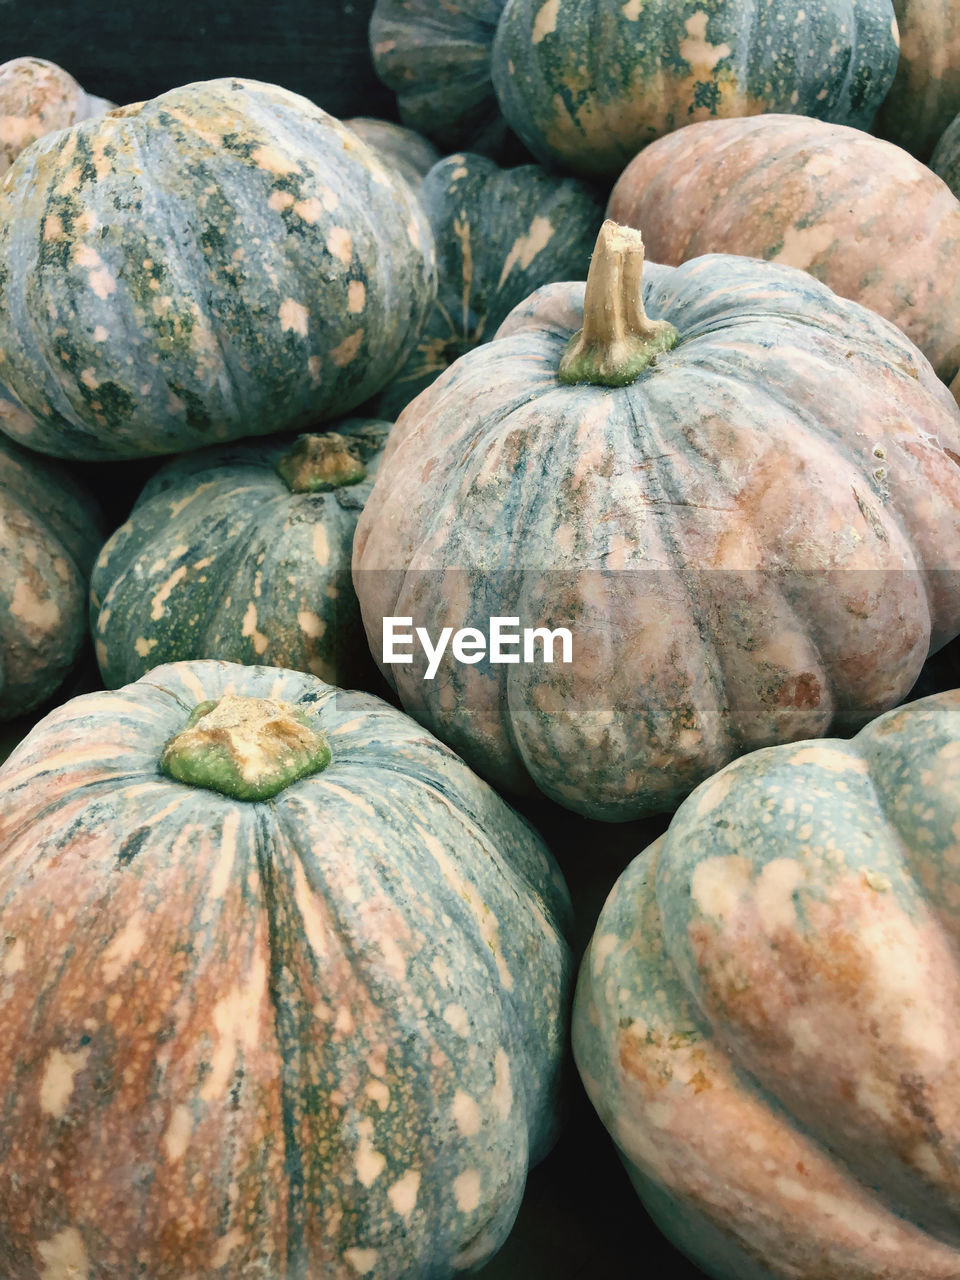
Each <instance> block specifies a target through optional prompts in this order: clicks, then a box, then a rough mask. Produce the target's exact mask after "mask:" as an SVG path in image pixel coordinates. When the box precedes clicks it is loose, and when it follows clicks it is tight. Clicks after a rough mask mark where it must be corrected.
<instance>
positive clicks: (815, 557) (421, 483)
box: [353, 223, 960, 820]
mask: <svg viewBox="0 0 960 1280" xmlns="http://www.w3.org/2000/svg"><path fill="white" fill-rule="evenodd" d="M642 262H643V251H642V245H641V244H640V242H639V236H638V234H637V233H636V232H628V231H627V229H625V228H617V227H616V226H615V225H614V224H612V223H608V224H605V225H604V228H603V230H602V231H601V237H600V240H599V241H598V246H597V250H596V252H595V253H594V256H593V260H592V262H591V265H590V275H589V277H588V280H587V284H586V290H584V286H583V285H582V284H558V285H553V286H547V287H545V288H543V289H541V290H538V291H537V293H535V294H533V295H532V296H531V297H530V298H529V299H528V300H527V301H526V302H525V303H523V304H521V306H519V307H517V308H516V309H515V310H514V311H513V312H512V313H511V315H510V316H509V317H508V318H507V320H506V321H505V322H504V324H503V325H502V326H501V328H500V330H499V332H498V334H497V336H496V337H495V338H494V340H493V341H492V342H489V343H487V344H486V345H484V346H481V347H478V348H476V350H474V351H470V352H468V353H467V354H466V355H465V356H462V357H461V358H460V359H459V360H458V361H457V362H456V363H455V364H453V365H452V366H451V367H450V368H449V369H448V370H447V371H446V373H444V374H441V376H440V377H439V378H438V380H437V381H436V382H435V383H434V384H433V385H432V386H431V387H428V388H427V390H426V391H424V392H422V393H421V394H420V396H419V397H418V398H417V400H415V401H414V402H413V404H411V405H410V406H409V407H408V409H407V410H406V411H405V412H404V414H403V415H402V416H401V418H400V419H399V421H398V422H397V424H396V426H395V427H394V429H393V431H392V432H391V434H390V438H389V441H388V443H387V448H386V451H385V453H384V459H383V462H382V463H381V465H380V469H379V472H378V474H377V480H376V483H375V485H374V488H373V492H372V494H371V495H370V498H369V499H368V501H367V504H366V507H365V508H364V510H363V513H362V514H361V516H360V520H359V522H358V525H357V535H356V539H355V542H354V560H353V566H354V575H353V576H354V585H355V587H356V590H357V595H358V597H359V599H360V605H361V610H362V613H363V619H364V625H365V627H366V629H367V635H368V638H369V641H370V645H371V648H372V649H373V651H374V654H375V655H377V656H378V657H382V656H383V644H382V634H383V620H384V618H387V617H409V618H411V619H412V620H413V623H412V625H413V626H415V627H416V626H419V627H422V628H425V629H426V632H427V634H428V636H429V637H430V638H431V639H432V640H434V641H436V640H437V639H438V637H439V635H440V633H441V629H442V628H443V627H448V626H449V627H452V628H453V629H454V631H457V630H460V629H463V628H467V627H473V628H476V629H479V630H481V631H482V632H483V633H484V635H486V633H487V630H488V628H489V620H490V618H491V617H493V616H500V617H506V618H515V619H518V620H519V622H518V624H516V625H518V626H519V627H520V628H531V629H533V628H537V627H546V628H548V629H549V630H551V631H552V630H555V629H558V628H561V627H562V628H565V629H566V630H567V631H569V633H570V636H571V649H572V661H571V662H569V663H564V662H563V661H561V654H560V652H559V646H558V652H557V653H555V655H554V661H553V662H552V663H551V662H549V661H546V660H545V649H544V646H543V645H542V644H536V645H535V646H534V650H533V654H532V660H530V661H524V662H518V661H516V659H517V658H518V657H519V656H520V654H519V649H518V648H517V647H514V648H513V649H512V650H511V651H510V657H512V658H513V659H514V661H513V662H510V661H509V659H508V660H506V661H503V662H500V663H495V662H491V661H490V658H489V655H488V656H487V657H483V656H482V655H480V654H478V653H474V655H473V663H472V665H467V662H463V661H459V660H458V659H457V657H456V655H455V653H454V651H453V648H452V646H448V648H447V650H446V651H445V654H444V656H443V658H442V659H441V661H440V664H439V666H438V668H437V669H436V672H435V678H433V679H430V680H427V679H425V675H426V658H425V653H424V650H423V649H422V648H421V647H420V646H419V645H417V644H413V646H412V648H411V647H410V646H408V647H407V650H406V652H407V653H408V654H409V655H410V656H412V659H413V661H412V662H410V663H409V664H408V665H403V666H401V665H389V666H388V665H386V664H384V670H385V671H386V673H387V674H388V677H389V678H390V679H392V680H393V681H394V682H395V684H396V688H397V690H398V693H399V695H400V698H401V701H402V702H403V705H404V707H405V708H406V709H407V710H408V711H409V712H410V713H411V714H412V715H415V716H416V717H417V719H419V720H421V721H422V722H423V723H424V724H426V725H427V726H428V727H429V728H430V729H431V731H432V732H434V733H436V734H437V735H438V736H439V737H441V738H443V739H444V740H445V741H447V742H449V743H450V744H451V746H453V748H454V750H456V751H457V752H459V753H460V754H461V755H462V756H463V757H464V759H466V760H467V761H468V762H469V763H471V764H472V765H473V767H474V768H476V769H477V770H478V771H479V772H481V773H483V774H484V775H485V776H487V777H489V778H491V779H492V780H494V781H495V783H496V784H497V785H499V786H502V787H505V788H510V789H515V790H520V791H529V790H532V789H533V788H534V787H536V788H539V789H540V790H541V791H543V792H545V793H546V794H547V795H548V796H549V797H551V798H552V799H554V800H557V801H559V802H560V803H561V804H564V805H567V806H568V807H570V808H572V809H576V810H578V811H579V812H582V813H584V814H586V815H587V816H589V817H594V818H602V819H607V820H624V819H628V818H633V817H637V816H640V815H641V814H643V813H645V812H651V811H656V810H666V809H670V808H672V807H674V806H675V805H676V804H677V803H678V802H679V800H680V799H681V798H682V797H683V795H685V794H686V792H687V791H689V790H690V789H691V788H692V787H693V786H695V785H696V784H697V783H698V782H699V781H701V780H702V779H703V778H704V777H706V776H708V775H709V774H711V773H713V772H715V771H716V770H717V769H718V768H720V767H721V766H722V765H723V764H724V763H726V762H727V761H728V760H730V759H731V758H732V757H734V756H736V755H739V754H741V753H742V752H744V751H747V750H750V749H752V748H754V747H759V746H765V745H768V744H771V743H775V742H782V741H785V740H790V739H796V738H805V737H810V736H816V735H817V734H822V733H826V732H828V731H829V729H830V727H831V726H832V725H835V726H839V727H842V728H844V729H854V728H857V727H859V726H860V725H861V724H863V723H864V721H866V720H867V719H869V718H870V717H871V716H874V715H876V714H878V713H879V712H880V711H883V710H885V709H887V708H888V707H890V706H892V705H894V704H895V703H896V702H898V701H900V699H902V698H903V697H904V696H905V695H906V694H907V692H908V691H909V689H910V687H911V685H912V684H913V682H914V680H915V679H916V677H917V674H918V672H919V670H920V667H921V665H922V663H923V661H924V658H925V657H926V656H927V653H928V651H929V650H930V649H931V648H932V649H936V648H939V647H940V646H941V645H942V644H944V643H945V642H946V641H947V640H948V639H950V638H951V637H952V636H954V635H956V634H957V633H958V632H960V591H958V590H957V572H958V571H960V467H958V465H957V459H958V458H960V410H958V408H957V405H956V404H955V402H954V401H953V399H952V398H951V396H950V394H949V392H948V391H947V389H946V388H945V387H944V386H942V385H941V384H940V383H939V382H938V381H937V379H936V377H935V376H934V374H933V371H932V369H931V368H930V366H929V365H928V364H927V362H926V361H925V360H924V358H923V357H922V355H921V354H920V352H919V351H918V350H917V349H916V348H915V347H913V346H912V345H911V343H910V342H909V341H908V340H907V339H906V338H905V337H904V336H903V335H902V334H901V333H900V332H899V330H897V329H895V328H894V327H893V325H890V324H888V323H887V322H886V321H884V320H882V319H881V318H880V317H878V316H875V315H874V314H873V313H872V312H870V311H868V310H867V309H866V308H865V307H858V306H856V305H855V304H853V303H850V302H846V301H844V300H843V299H840V298H837V297H835V296H834V295H833V294H831V293H830V291H829V290H828V289H826V288H825V287H824V286H823V285H821V284H819V283H818V282H817V281H815V280H813V279H812V278H811V277H810V276H808V275H806V274H804V273H803V272H801V271H795V270H793V269H791V268H789V267H780V266H775V265H773V264H772V263H760V262H755V261H751V260H749V259H747V258H739V257H728V256H723V255H710V256H707V257H703V258H699V259H696V260H694V261H692V262H689V263H686V264H684V265H683V266H682V267H678V268H669V267H660V266H655V265H651V266H649V267H647V268H646V269H645V271H644V273H643V280H642V284H641V280H640V273H641V266H642ZM641 298H642V301H641ZM644 303H645V304H646V307H647V309H648V311H649V313H650V314H649V315H648V314H646V313H645V312H644V309H643V304H644ZM580 330H582V332H581V333H580V334H579V336H578V331H580ZM940 570H943V571H952V574H951V572H938V571H940ZM406 630H410V628H409V627H407V628H406Z"/></svg>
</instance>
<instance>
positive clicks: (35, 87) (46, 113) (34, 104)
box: [0, 58, 113, 176]
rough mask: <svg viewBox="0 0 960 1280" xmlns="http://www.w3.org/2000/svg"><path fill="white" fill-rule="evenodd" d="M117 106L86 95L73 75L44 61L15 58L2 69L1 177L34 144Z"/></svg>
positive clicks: (0, 98)
mask: <svg viewBox="0 0 960 1280" xmlns="http://www.w3.org/2000/svg"><path fill="white" fill-rule="evenodd" d="M112 106H113V103H112V102H107V100H106V99H105V98H97V97H94V96H92V95H91V94H89V93H84V91H83V89H81V87H80V86H79V85H78V84H77V82H76V80H74V78H73V76H72V75H70V73H69V72H68V71H64V69H63V68H62V67H58V66H57V65H56V63H54V62H48V61H46V59H44V58H14V59H13V60H12V61H10V62H5V63H3V65H2V66H0V176H2V175H3V174H4V173H6V171H7V170H8V169H9V168H10V166H11V164H13V162H14V160H15V159H16V158H17V156H18V155H19V154H20V152H21V151H22V150H23V149H24V147H28V146H29V145H30V143H31V142H35V141H36V139H37V138H42V137H43V136H44V134H46V133H52V132H53V131H54V130H55V129H66V128H68V127H69V126H70V125H72V124H76V123H77V121H78V120H89V119H90V117H91V116H98V115H102V114H103V112H104V111H108V110H109V109H110V107H112Z"/></svg>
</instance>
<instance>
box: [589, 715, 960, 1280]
mask: <svg viewBox="0 0 960 1280" xmlns="http://www.w3.org/2000/svg"><path fill="white" fill-rule="evenodd" d="M958 826H960V693H946V694H939V695H937V696H935V697H932V698H926V699H924V700H923V701H921V702H917V703H913V704H911V705H910V706H907V707H904V708H901V709H898V710H896V711H892V712H890V713H889V714H887V715H885V716H883V717H881V718H880V719H879V720H876V721H874V722H873V723H872V724H871V725H869V726H868V727H867V728H866V729H864V730H863V731H862V732H861V733H860V734H858V735H857V737H856V738H854V739H853V740H852V741H840V740H837V739H833V740H827V741H816V742H806V743H801V744H798V745H796V746H781V747H775V748H771V749H769V750H766V751H760V752H757V753H756V754H754V755H751V756H748V757H746V758H745V759H743V760H740V761H737V762H736V763H735V764H732V765H730V766H728V767H727V768H726V769H724V770H723V771H722V772H721V773H720V774H718V775H717V776H716V777H715V778H712V779H711V780H710V781H708V782H705V783H704V784H703V786H701V787H700V788H699V789H698V790H697V791H695V792H694V794H693V795H691V796H690V797H689V799H688V800H687V801H686V802H685V803H684V804H683V805H681V807H680V809H679V810H678V812H677V814H676V816H675V817H674V819H673V821H672V823H671V824H670V828H669V830H668V831H667V833H666V835H665V836H664V837H663V838H662V839H661V840H658V841H657V842H656V844H654V845H652V846H651V847H650V848H648V849H647V850H646V852H645V853H643V854H641V856H640V857H638V858H637V859H636V860H635V861H634V862H633V863H632V864H631V865H630V866H629V867H628V869H627V870H626V871H625V872H624V874H623V875H622V876H621V878H620V880H619V881H618V883H617V884H616V886H615V887H614V889H613V892H612V893H611V895H610V897H609V899H608V900H607V903H606V906H605V907H604V909H603V912H602V913H601V916H600V919H599V921H598V923H597V927H596V930H595V932H594V936H593V939H592V941H591V943H590V946H589V947H588V949H587V952H586V954H585V956H584V960H583V965H582V967H581V971H580V979H579V984H578V988H577V998H576V1004H575V1010H574V1021H573V1046H574V1054H575V1057H576V1061H577V1065H578V1067H579V1069H580V1074H581V1076H582V1077H583V1081H584V1084H585V1085H586V1088H587V1092H588V1093H589V1095H590V1097H591V1099H592V1100H593V1104H594V1106H595V1107H596V1108H597V1111H598V1113H599V1114H600V1117H601V1119H602V1120H603V1122H604V1124H605V1125H606V1126H607V1128H608V1129H609V1131H610V1133H611V1135H612V1136H613V1138H614V1141H615V1142H616V1144H617V1146H618V1148H619V1150H620V1154H621V1155H622V1157H623V1158H624V1161H625V1163H626V1166H627V1169H628V1171H629V1173H630V1176H631V1178H632V1179H633V1181H634V1184H635V1186H636V1188H637V1190H638V1192H639V1194H640V1195H641V1197H642V1198H643V1200H644V1202H645V1204H646V1206H647V1208H648V1210H649V1211H650V1213H651V1214H652V1215H653V1217H654V1218H655V1219H656V1220H657V1221H658V1223H659V1225H660V1226H661V1227H662V1229H663V1230H664V1231H665V1232H666V1233H667V1235H669V1236H670V1237H671V1238H672V1239H673V1240H674V1241H675V1243H677V1244H678V1245H679V1247H680V1248H681V1249H683V1250H684V1251H685V1252H686V1253H687V1254H689V1256H690V1257H691V1258H693V1259H694V1261H695V1262H697V1263H698V1265H699V1266H701V1267H702V1268H703V1269H704V1270H705V1272H706V1273H707V1275H709V1276H714V1277H717V1280H761V1278H763V1280H769V1278H771V1277H775V1278H776V1280H821V1278H822V1277H825V1276H829V1277H830V1280H955V1277H956V1276H957V1275H960V1179H958V1175H957V1168H958V1159H957V1156H958V1151H960V1124H958V1116H960V1065H958V1063H960V1032H958V1025H960V1019H958V1013H960V975H958V972H957V960H956V939H957V928H958V903H960V881H958V875H957V862H956V858H955V856H954V853H955V850H956V841H957V836H956V832H957V829H958Z"/></svg>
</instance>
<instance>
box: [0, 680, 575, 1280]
mask: <svg viewBox="0 0 960 1280" xmlns="http://www.w3.org/2000/svg"><path fill="white" fill-rule="evenodd" d="M0 799H2V808H0V915H2V919H3V930H2V933H0V1271H2V1273H3V1275H4V1276H8V1277H14V1276H15V1277H17V1280H39V1278H40V1277H42V1276H45V1277H50V1276H51V1275H52V1274H54V1273H55V1272H56V1274H59V1275H61V1276H63V1277H66V1276H68V1275H76V1276H78V1277H80V1276H84V1277H86V1276H87V1275H97V1276H100V1277H104V1280H106V1278H107V1277H109V1278H110V1280H120V1277H124V1278H125V1280H126V1278H128V1277H129V1276H130V1275H131V1271H132V1270H133V1271H136V1272H137V1273H139V1274H141V1275H144V1276H149V1277H150V1280H183V1277H184V1276H186V1275H196V1276H201V1275H202V1276H204V1277H209V1280H240V1278H241V1277H242V1278H244V1280H247V1278H249V1280H253V1277H255V1276H257V1277H264V1276H278V1277H279V1276H284V1277H294V1276H298V1277H321V1276H322V1277H331V1278H332V1277H337V1278H338V1280H339V1278H340V1277H343V1278H344V1280H346V1277H349V1276H352V1275H357V1276H366V1277H369V1278H370V1280H396V1277H398V1276H417V1277H423V1280H434V1278H436V1280H439V1278H441V1277H451V1276H453V1275H454V1274H456V1273H459V1272H463V1271H465V1270H468V1269H470V1268H472V1267H475V1266H478V1265H479V1264H480V1263H481V1262H483V1261H484V1259H485V1258H487V1257H488V1256H489V1255H490V1254H492V1253H493V1252H494V1251H495V1250H496V1249H497V1247H498V1246H499V1245H500V1244H501V1243H502V1241H503V1240H504V1238H505V1236H506V1235H507V1232H508V1231H509V1229H510V1226H511V1224H512V1222H513V1219H514V1216H515V1214H516V1212H517V1208H518V1205H519V1202H520V1198H521V1195H522V1191H523V1186H524V1180H525V1177H526V1173H527V1168H528V1165H529V1164H530V1163H532V1162H534V1161H536V1160H539V1159H540V1158H541V1157H542V1156H543V1155H544V1154H545V1152H546V1151H547V1150H548V1149H549V1147H550V1145H551V1143H552V1141H553V1139H554V1137H555V1134H556V1131H557V1125H558V1110H557V1102H558V1094H557V1091H558V1085H559V1082H560V1076H561V1068H562V1064H563V1060H564V1057H565V1049H566V1028H567V1017H566V1014H567V1008H568V995H569V980H570V978H571V977H572V965H571V959H570V953H569V950H568V947H567V944H566V942H565V941H564V936H563V931H564V929H565V928H566V926H567V923H568V900H567V896H566V889H565V887H564V885H563V881H562V879H561V877H560V874H559V872H558V870H557V868H556V866H555V864H554V863H553V861H552V860H551V858H550V856H549V854H548V852H547V850H546V848H545V846H544V845H543V844H542V842H541V841H540V839H539V837H537V835H536V834H535V833H534V831H533V830H532V828H531V827H530V826H528V825H527V823H526V822H525V821H524V820H523V819H521V818H520V817H519V816H518V815H516V814H515V813H514V812H513V811H512V810H510V809H509V808H508V807H507V806H506V805H505V804H504V803H503V801H501V800H500V799H499V798H498V797H497V795H496V794H495V793H494V792H493V791H492V790H491V789H490V788H489V787H488V786H487V785H485V784H484V783H482V782H480V781H479V780H478V779H477V778H476V777H475V776H474V775H473V774H472V773H471V772H470V770H469V769H468V768H467V767H466V765H464V764H463V762H462V761H461V760H459V759H458V758H457V757H456V756H455V755H454V754H453V753H452V752H451V751H449V750H448V749H447V748H446V747H444V746H442V745H441V744H440V743H439V742H437V741H436V740H435V739H434V738H432V737H431V736H430V735H429V734H428V733H426V732H425V731H424V730H422V729H421V728H420V727H419V726H418V725H416V724H415V723H413V722H412V721H411V720H409V719H408V718H407V717H406V716H405V715H403V714H402V713H401V712H399V711H397V710H395V709H394V708H392V707H389V706H388V705H386V704H385V703H383V702H381V701H379V700H378V699H376V698H373V697H370V696H368V695H366V694H358V693H344V692H342V691H340V690H336V689H333V688H331V687H330V686H328V685H326V684H324V683H322V682H321V681H319V680H317V679H315V678H314V677H312V676H309V675H304V674H300V673H295V672H290V671H281V670H277V669H274V668H267V667H242V666H236V665H232V664H229V663H221V662H196V663H177V664H174V665H171V666H165V667H159V668H157V669H156V670H154V671H153V672H151V674H150V675H149V676H147V677H145V678H144V679H142V680H140V681H138V682H137V683H136V684H132V685H129V686H127V687H125V688H123V689H121V690H118V691H116V692H101V693H95V694H90V695H87V696H85V697H82V698H76V699H74V700H73V701H71V702H69V703H67V704H65V705H64V706H63V707H61V708H59V709H58V710H57V711H56V712H54V713H52V714H51V715H50V716H48V717H47V718H46V719H45V720H44V721H42V722H41V723H40V724H39V725H38V726H37V727H36V728H35V729H34V730H33V732H32V733H31V734H30V735H29V736H28V737H27V738H26V740H25V741H24V742H23V743H21V744H20V746H19V747H18V748H17V749H16V750H15V751H14V753H13V755H11V757H10V758H9V760H8V761H7V762H6V764H5V765H4V766H3V768H2V770H0ZM78 1162H80V1163H79V1164H78ZM81 1166H82V1171H83V1174H82V1176H77V1169H78V1168H79V1167H81Z"/></svg>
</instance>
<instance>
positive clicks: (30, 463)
mask: <svg viewBox="0 0 960 1280" xmlns="http://www.w3.org/2000/svg"><path fill="white" fill-rule="evenodd" d="M102 537H103V533H102V530H101V526H100V514H99V512H98V510H97V506H96V503H95V502H94V500H93V498H92V497H91V496H90V495H89V494H88V493H87V492H86V491H85V490H84V489H83V488H82V487H81V486H80V485H79V484H77V482H76V481H75V480H73V479H72V478H71V477H70V476H68V475H66V474H64V473H63V472H62V471H61V470H60V469H59V468H57V467H54V466H52V465H51V464H50V463H49V462H48V461H47V460H46V459H44V458H36V457H33V456H32V455H30V454H28V453H27V452H25V450H23V449H20V448H18V447H17V446H16V445H14V444H12V443H11V442H10V441H9V440H5V439H4V438H3V437H2V436H0V720H9V719H11V718H12V717H14V716H19V715H23V714H24V713H25V712H27V711H30V710H31V709H32V708H33V707H36V706H38V705H39V704H40V703H41V702H43V701H44V699H45V698H47V697H48V696H49V695H50V694H52V693H53V692H54V690H55V689H56V688H57V687H58V686H59V685H60V684H61V683H62V682H63V681H64V680H65V679H66V677H67V675H68V674H69V672H70V670H71V668H72V667H73V664H74V662H75V660H76V657H77V653H78V650H79V648H80V645H81V642H82V641H83V638H84V635H85V632H86V613H87V610H86V594H87V580H88V578H89V575H90V566H91V565H92V563H93V560H94V557H95V556H96V554H97V548H98V546H99V545H100V541H101V539H102Z"/></svg>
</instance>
